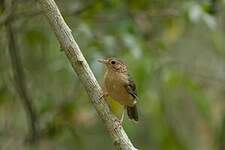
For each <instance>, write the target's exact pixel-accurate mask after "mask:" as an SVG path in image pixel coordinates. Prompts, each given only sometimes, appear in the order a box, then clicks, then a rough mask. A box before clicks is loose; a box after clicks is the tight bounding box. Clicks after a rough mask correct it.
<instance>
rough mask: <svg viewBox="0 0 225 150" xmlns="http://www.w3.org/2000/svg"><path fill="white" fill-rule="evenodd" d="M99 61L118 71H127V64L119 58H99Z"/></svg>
mask: <svg viewBox="0 0 225 150" xmlns="http://www.w3.org/2000/svg"><path fill="white" fill-rule="evenodd" d="M98 62H100V63H102V64H105V65H106V66H107V68H108V69H113V70H114V71H117V72H125V71H126V70H127V69H126V65H125V64H124V63H123V62H122V61H121V60H120V59H118V58H107V59H99V60H98Z"/></svg>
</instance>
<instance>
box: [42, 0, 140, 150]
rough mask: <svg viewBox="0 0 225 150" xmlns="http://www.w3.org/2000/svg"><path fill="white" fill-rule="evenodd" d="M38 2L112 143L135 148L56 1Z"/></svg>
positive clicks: (119, 147) (124, 148)
mask: <svg viewBox="0 0 225 150" xmlns="http://www.w3.org/2000/svg"><path fill="white" fill-rule="evenodd" d="M38 2H39V4H40V6H41V8H42V11H43V13H44V14H45V15H46V17H47V18H48V21H49V23H50V25H51V27H52V28H53V30H54V32H55V34H56V37H57V39H58V41H59V43H60V45H61V47H62V48H63V50H64V51H65V54H66V56H67V58H68V59H69V61H70V63H71V65H72V67H73V69H74V71H75V72H76V73H77V75H78V77H79V79H80V81H81V82H82V84H83V86H84V87H85V89H86V91H87V94H88V95H89V97H90V100H91V102H92V104H93V105H94V107H95V109H96V111H97V112H98V114H99V116H100V118H101V119H102V120H103V122H104V125H105V126H106V128H107V130H108V132H109V134H110V135H111V137H112V139H113V141H114V145H115V146H116V148H117V149H121V150H136V148H135V147H134V146H133V145H132V143H131V141H130V140H129V138H128V136H127V135H126V133H125V131H124V130H123V127H122V126H121V125H120V123H119V122H118V121H119V120H118V119H117V118H116V117H115V116H114V115H113V114H112V113H111V111H110V109H109V107H108V105H107V103H106V101H105V99H104V98H103V97H102V93H103V92H102V89H101V87H100V86H99V84H98V82H97V80H96V78H95V76H94V74H93V73H92V71H91V69H90V67H89V65H88V63H87V62H86V60H85V58H84V56H83V54H82V53H81V51H80V48H79V46H78V45H77V43H76V42H75V40H74V38H73V35H72V33H71V30H70V28H69V27H68V26H67V24H66V23H65V21H64V19H63V17H62V15H61V13H60V11H59V9H58V7H57V5H56V3H55V2H54V0H38Z"/></svg>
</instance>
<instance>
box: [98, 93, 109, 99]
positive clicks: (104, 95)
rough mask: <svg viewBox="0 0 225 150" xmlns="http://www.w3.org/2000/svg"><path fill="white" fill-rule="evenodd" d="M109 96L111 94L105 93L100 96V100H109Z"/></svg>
mask: <svg viewBox="0 0 225 150" xmlns="http://www.w3.org/2000/svg"><path fill="white" fill-rule="evenodd" d="M108 96H109V93H106V92H104V93H103V94H102V95H101V96H100V98H99V99H102V98H105V99H106V98H107V97H108Z"/></svg>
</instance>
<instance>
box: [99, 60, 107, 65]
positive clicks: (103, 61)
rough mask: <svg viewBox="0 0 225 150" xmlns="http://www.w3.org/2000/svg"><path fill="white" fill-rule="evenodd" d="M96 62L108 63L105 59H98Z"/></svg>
mask: <svg viewBox="0 0 225 150" xmlns="http://www.w3.org/2000/svg"><path fill="white" fill-rule="evenodd" d="M98 62H99V63H102V64H107V62H108V61H107V60H105V59H98Z"/></svg>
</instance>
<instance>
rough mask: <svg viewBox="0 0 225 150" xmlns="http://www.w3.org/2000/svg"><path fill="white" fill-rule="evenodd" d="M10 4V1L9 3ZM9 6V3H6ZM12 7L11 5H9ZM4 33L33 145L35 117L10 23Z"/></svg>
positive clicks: (35, 133) (35, 137)
mask: <svg viewBox="0 0 225 150" xmlns="http://www.w3.org/2000/svg"><path fill="white" fill-rule="evenodd" d="M6 1H8V2H9V1H11V0H5V8H8V9H10V10H12V9H13V8H12V6H11V7H8V6H7V2H6ZM11 2H12V1H11ZM8 4H10V3H8ZM10 5H12V3H11V4H10ZM5 27H6V32H7V38H8V49H9V54H10V60H11V64H12V70H13V76H14V80H15V86H16V90H17V92H18V94H19V96H20V99H21V101H22V103H23V107H24V109H25V111H26V114H27V118H28V120H29V121H28V122H29V126H30V134H31V135H30V136H31V137H30V142H32V143H34V142H35V141H36V139H37V126H38V123H37V116H36V113H35V110H34V107H33V105H32V101H31V98H30V96H29V94H28V92H27V88H26V82H25V78H24V72H23V66H22V63H21V59H20V56H19V52H18V46H17V43H16V36H15V32H14V31H13V27H12V25H11V24H10V23H6V24H5Z"/></svg>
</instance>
